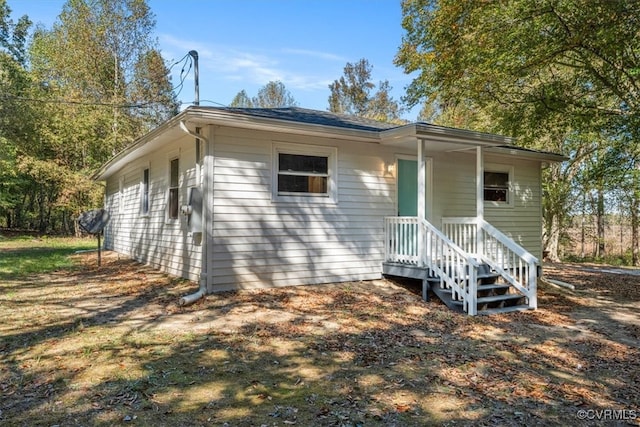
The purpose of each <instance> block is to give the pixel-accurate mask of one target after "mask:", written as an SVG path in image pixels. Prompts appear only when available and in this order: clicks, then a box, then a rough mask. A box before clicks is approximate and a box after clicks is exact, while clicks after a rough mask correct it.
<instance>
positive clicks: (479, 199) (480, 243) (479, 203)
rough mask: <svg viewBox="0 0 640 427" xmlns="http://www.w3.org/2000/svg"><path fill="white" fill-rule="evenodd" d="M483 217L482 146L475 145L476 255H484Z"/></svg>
mask: <svg viewBox="0 0 640 427" xmlns="http://www.w3.org/2000/svg"><path fill="white" fill-rule="evenodd" d="M483 219H484V159H483V158H482V147H480V146H478V147H476V221H477V224H476V255H477V256H481V255H484V254H483V253H482V252H483V249H484V236H483V234H482V224H481V222H482V220H483Z"/></svg>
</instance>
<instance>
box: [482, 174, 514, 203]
mask: <svg viewBox="0 0 640 427" xmlns="http://www.w3.org/2000/svg"><path fill="white" fill-rule="evenodd" d="M483 190H484V191H483V194H484V202H485V204H486V206H488V207H512V206H513V202H514V200H513V199H514V195H513V167H512V166H509V165H498V164H488V165H485V171H484V187H483Z"/></svg>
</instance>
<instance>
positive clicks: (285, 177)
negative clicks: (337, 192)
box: [278, 153, 329, 196]
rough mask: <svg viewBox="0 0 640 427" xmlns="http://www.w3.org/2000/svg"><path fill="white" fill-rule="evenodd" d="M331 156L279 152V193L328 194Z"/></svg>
mask: <svg viewBox="0 0 640 427" xmlns="http://www.w3.org/2000/svg"><path fill="white" fill-rule="evenodd" d="M328 181H329V157H328V156H308V155H302V154H287V153H278V194H279V195H287V194H296V195H303V194H306V195H310V196H328V195H329V194H328V191H329V186H328Z"/></svg>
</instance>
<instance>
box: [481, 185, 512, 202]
mask: <svg viewBox="0 0 640 427" xmlns="http://www.w3.org/2000/svg"><path fill="white" fill-rule="evenodd" d="M507 194H508V191H507V190H506V189H499V188H485V189H484V199H485V200H486V201H489V202H508V200H507Z"/></svg>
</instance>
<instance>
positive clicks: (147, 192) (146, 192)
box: [140, 166, 151, 217]
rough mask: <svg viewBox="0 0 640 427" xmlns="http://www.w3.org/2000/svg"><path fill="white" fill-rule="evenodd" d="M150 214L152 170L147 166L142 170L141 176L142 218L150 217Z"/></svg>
mask: <svg viewBox="0 0 640 427" xmlns="http://www.w3.org/2000/svg"><path fill="white" fill-rule="evenodd" d="M145 172H146V175H147V179H146V182H145ZM145 185H146V186H145ZM145 196H146V202H147V206H146V209H145V205H144V203H145ZM150 212H151V168H150V167H149V166H145V167H143V168H142V173H141V174H140V216H143V217H148V216H149V213H150Z"/></svg>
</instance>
